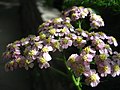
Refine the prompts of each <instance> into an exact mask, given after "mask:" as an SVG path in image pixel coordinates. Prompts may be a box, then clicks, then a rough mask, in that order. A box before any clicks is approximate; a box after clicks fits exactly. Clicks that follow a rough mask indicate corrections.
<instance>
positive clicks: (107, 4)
mask: <svg viewBox="0 0 120 90" xmlns="http://www.w3.org/2000/svg"><path fill="white" fill-rule="evenodd" d="M73 5H77V6H80V5H81V6H86V7H93V8H98V7H99V8H101V7H102V8H110V9H111V10H113V11H117V12H118V11H120V0H65V1H64V6H63V8H68V7H71V6H73Z"/></svg>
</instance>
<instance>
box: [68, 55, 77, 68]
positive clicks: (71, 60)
mask: <svg viewBox="0 0 120 90" xmlns="http://www.w3.org/2000/svg"><path fill="white" fill-rule="evenodd" d="M78 60H79V55H78V54H72V55H71V56H70V57H69V58H68V60H67V65H68V66H69V67H71V68H72V67H74V64H75V63H76V62H77V61H78Z"/></svg>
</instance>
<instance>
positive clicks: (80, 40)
mask: <svg viewBox="0 0 120 90" xmlns="http://www.w3.org/2000/svg"><path fill="white" fill-rule="evenodd" d="M85 44H86V40H83V38H82V37H81V36H78V37H77V38H76V39H75V40H74V42H73V45H74V46H76V47H84V46H85Z"/></svg>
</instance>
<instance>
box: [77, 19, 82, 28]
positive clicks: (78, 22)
mask: <svg viewBox="0 0 120 90" xmlns="http://www.w3.org/2000/svg"><path fill="white" fill-rule="evenodd" d="M81 23H82V22H80V20H79V21H78V24H79V28H81Z"/></svg>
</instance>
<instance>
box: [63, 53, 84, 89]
mask: <svg viewBox="0 0 120 90" xmlns="http://www.w3.org/2000/svg"><path fill="white" fill-rule="evenodd" d="M63 59H64V63H65V65H66V68H67V70H68V73H69V75H70V77H71V79H72V81H73V84H74V85H75V87H76V88H77V90H82V89H81V83H80V77H78V78H76V77H75V76H74V74H73V73H72V71H71V69H70V68H69V67H68V66H67V63H66V58H65V55H64V53H63Z"/></svg>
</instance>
